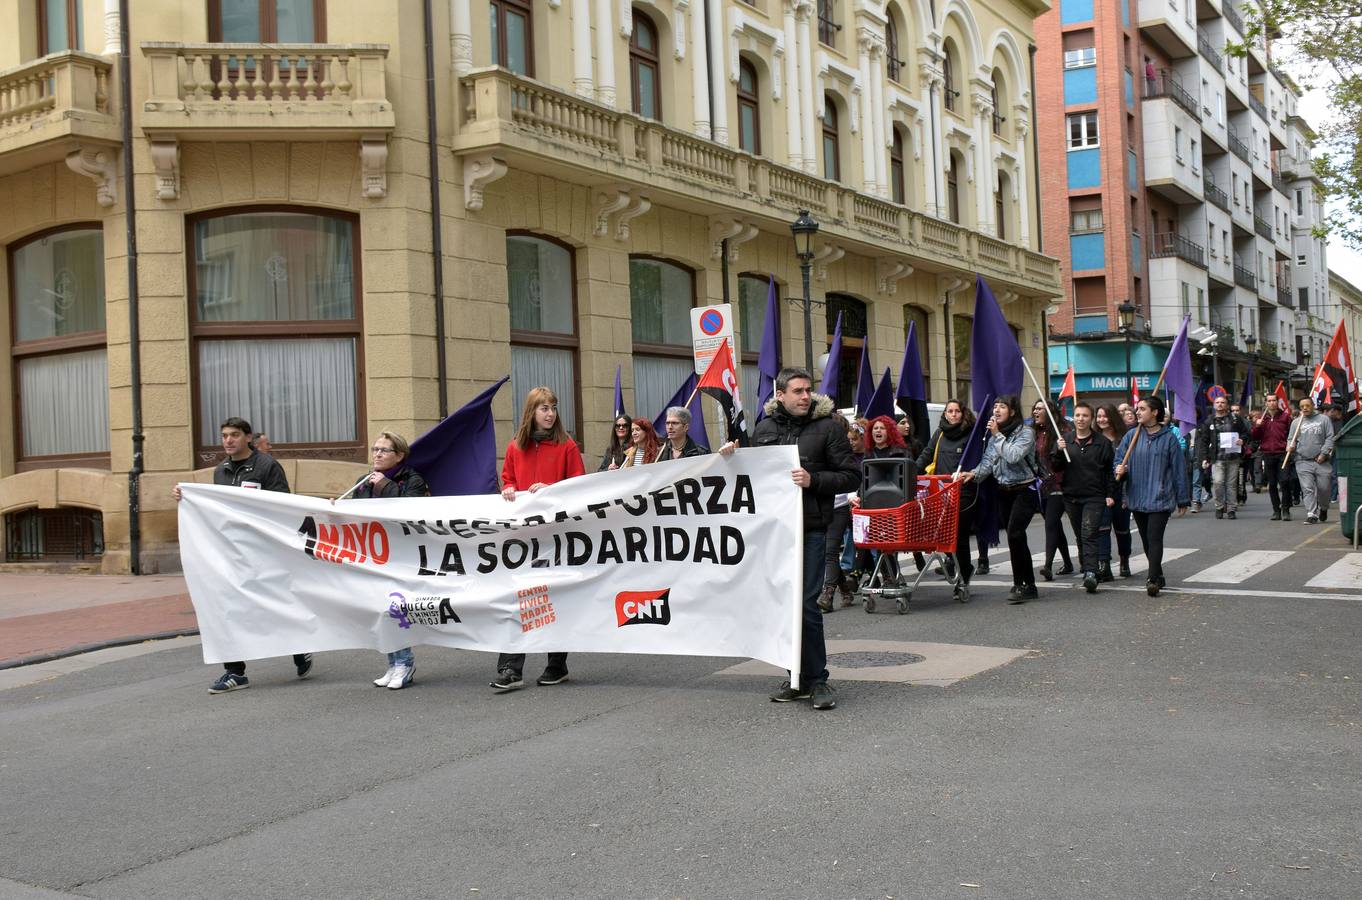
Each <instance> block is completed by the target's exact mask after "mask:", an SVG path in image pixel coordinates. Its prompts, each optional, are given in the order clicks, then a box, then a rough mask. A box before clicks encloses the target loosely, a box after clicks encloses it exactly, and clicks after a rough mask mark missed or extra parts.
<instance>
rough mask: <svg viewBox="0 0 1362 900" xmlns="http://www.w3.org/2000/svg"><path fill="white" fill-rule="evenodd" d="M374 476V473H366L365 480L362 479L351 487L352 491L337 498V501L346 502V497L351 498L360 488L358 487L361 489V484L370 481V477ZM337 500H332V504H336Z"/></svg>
mask: <svg viewBox="0 0 1362 900" xmlns="http://www.w3.org/2000/svg"><path fill="white" fill-rule="evenodd" d="M372 474H374V473H373V472H365V473H364V477H363V478H361V479H360V480H359V481H356V482H355V483H354V484H352V485H351V486H350V490H348V491H346V492H345V493H344V494H341V495H340V496H339V497H337V498H336V500H344V499H345V498H346V497H349V496H350V495H351V494H353V493H354V492H355V489H356V488H358V487H359V486H360V485H361V484H363V483H364V482H366V481H368V480H369V476H370V475H372ZM336 500H332V501H331V502H332V503H335V502H336Z"/></svg>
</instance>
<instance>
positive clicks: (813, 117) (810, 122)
mask: <svg viewBox="0 0 1362 900" xmlns="http://www.w3.org/2000/svg"><path fill="white" fill-rule="evenodd" d="M812 14H813V4H812V3H811V2H809V0H799V5H798V6H796V7H795V30H796V31H797V32H798V36H799V93H800V97H801V100H802V101H803V103H804V113H805V115H804V116H803V120H804V121H803V123H802V124H803V126H804V129H803V131H804V133H803V135H802V136H801V139H802V142H803V144H804V160H803V162H804V171H805V172H809V173H813V174H816V173H817V172H818V138H817V133H818V131H817V122H818V106H819V100H818V98H817V97H815V96H814V94H813V43H812V40H811V37H812V36H811V35H810V34H809V17H810V16H811V15H812Z"/></svg>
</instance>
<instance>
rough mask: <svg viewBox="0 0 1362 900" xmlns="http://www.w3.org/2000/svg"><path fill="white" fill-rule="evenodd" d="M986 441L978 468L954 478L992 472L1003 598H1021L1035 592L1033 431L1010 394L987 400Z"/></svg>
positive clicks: (1034, 595) (1031, 597)
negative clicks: (1005, 557) (1029, 531)
mask: <svg viewBox="0 0 1362 900" xmlns="http://www.w3.org/2000/svg"><path fill="white" fill-rule="evenodd" d="M987 440H988V443H987V446H986V447H985V448H984V458H983V460H982V461H980V463H979V465H978V467H977V468H975V469H974V471H972V472H962V473H960V477H961V478H963V479H964V480H965V481H971V480H974V479H978V480H983V479H985V478H989V477H992V478H993V479H995V480H996V481H997V482H998V492H999V497H1000V500H1001V504H1002V520H1003V522H1004V524H1005V525H1006V527H1007V549H1008V552H1009V554H1010V555H1011V558H1012V590H1011V591H1009V592H1008V595H1007V599H1008V602H1009V603H1025V602H1026V601H1027V600H1034V599H1036V598H1037V597H1038V596H1040V594H1039V593H1038V592H1037V591H1036V573H1035V569H1034V568H1033V567H1032V565H1031V547H1030V546H1029V545H1028V544H1027V542H1026V528H1027V526H1028V525H1030V524H1031V519H1033V518H1034V517H1035V515H1036V510H1037V508H1038V507H1039V498H1038V495H1037V493H1036V489H1035V482H1036V475H1037V472H1036V459H1035V457H1036V436H1035V432H1033V431H1032V430H1031V429H1030V428H1027V427H1026V424H1025V423H1024V422H1023V421H1022V415H1021V404H1020V402H1019V401H1018V400H1017V398H1016V396H1013V395H1008V396H1003V397H999V398H998V401H997V402H996V403H994V404H993V417H992V418H991V419H989V420H988V439H987Z"/></svg>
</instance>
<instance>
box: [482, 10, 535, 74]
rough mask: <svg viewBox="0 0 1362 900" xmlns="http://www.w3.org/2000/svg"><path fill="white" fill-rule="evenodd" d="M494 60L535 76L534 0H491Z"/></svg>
mask: <svg viewBox="0 0 1362 900" xmlns="http://www.w3.org/2000/svg"><path fill="white" fill-rule="evenodd" d="M489 18H490V20H491V24H492V63H493V64H494V65H498V66H501V67H502V68H506V69H510V70H511V71H512V72H515V73H516V74H518V75H529V76H530V77H534V16H533V10H532V8H531V6H530V0H491V8H490V10H489Z"/></svg>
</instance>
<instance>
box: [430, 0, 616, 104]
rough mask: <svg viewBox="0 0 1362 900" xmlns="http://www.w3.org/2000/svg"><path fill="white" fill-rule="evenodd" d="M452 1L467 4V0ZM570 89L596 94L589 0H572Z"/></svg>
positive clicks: (588, 94)
mask: <svg viewBox="0 0 1362 900" xmlns="http://www.w3.org/2000/svg"><path fill="white" fill-rule="evenodd" d="M453 2H454V4H455V5H456V6H457V5H459V4H463V5H464V6H465V7H467V6H468V0H453ZM456 65H457V64H456ZM572 89H573V90H574V91H576V93H577V96H579V97H586V98H587V99H590V98H592V97H594V96H595V95H596V81H595V79H594V78H593V77H592V75H591V0H572Z"/></svg>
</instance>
